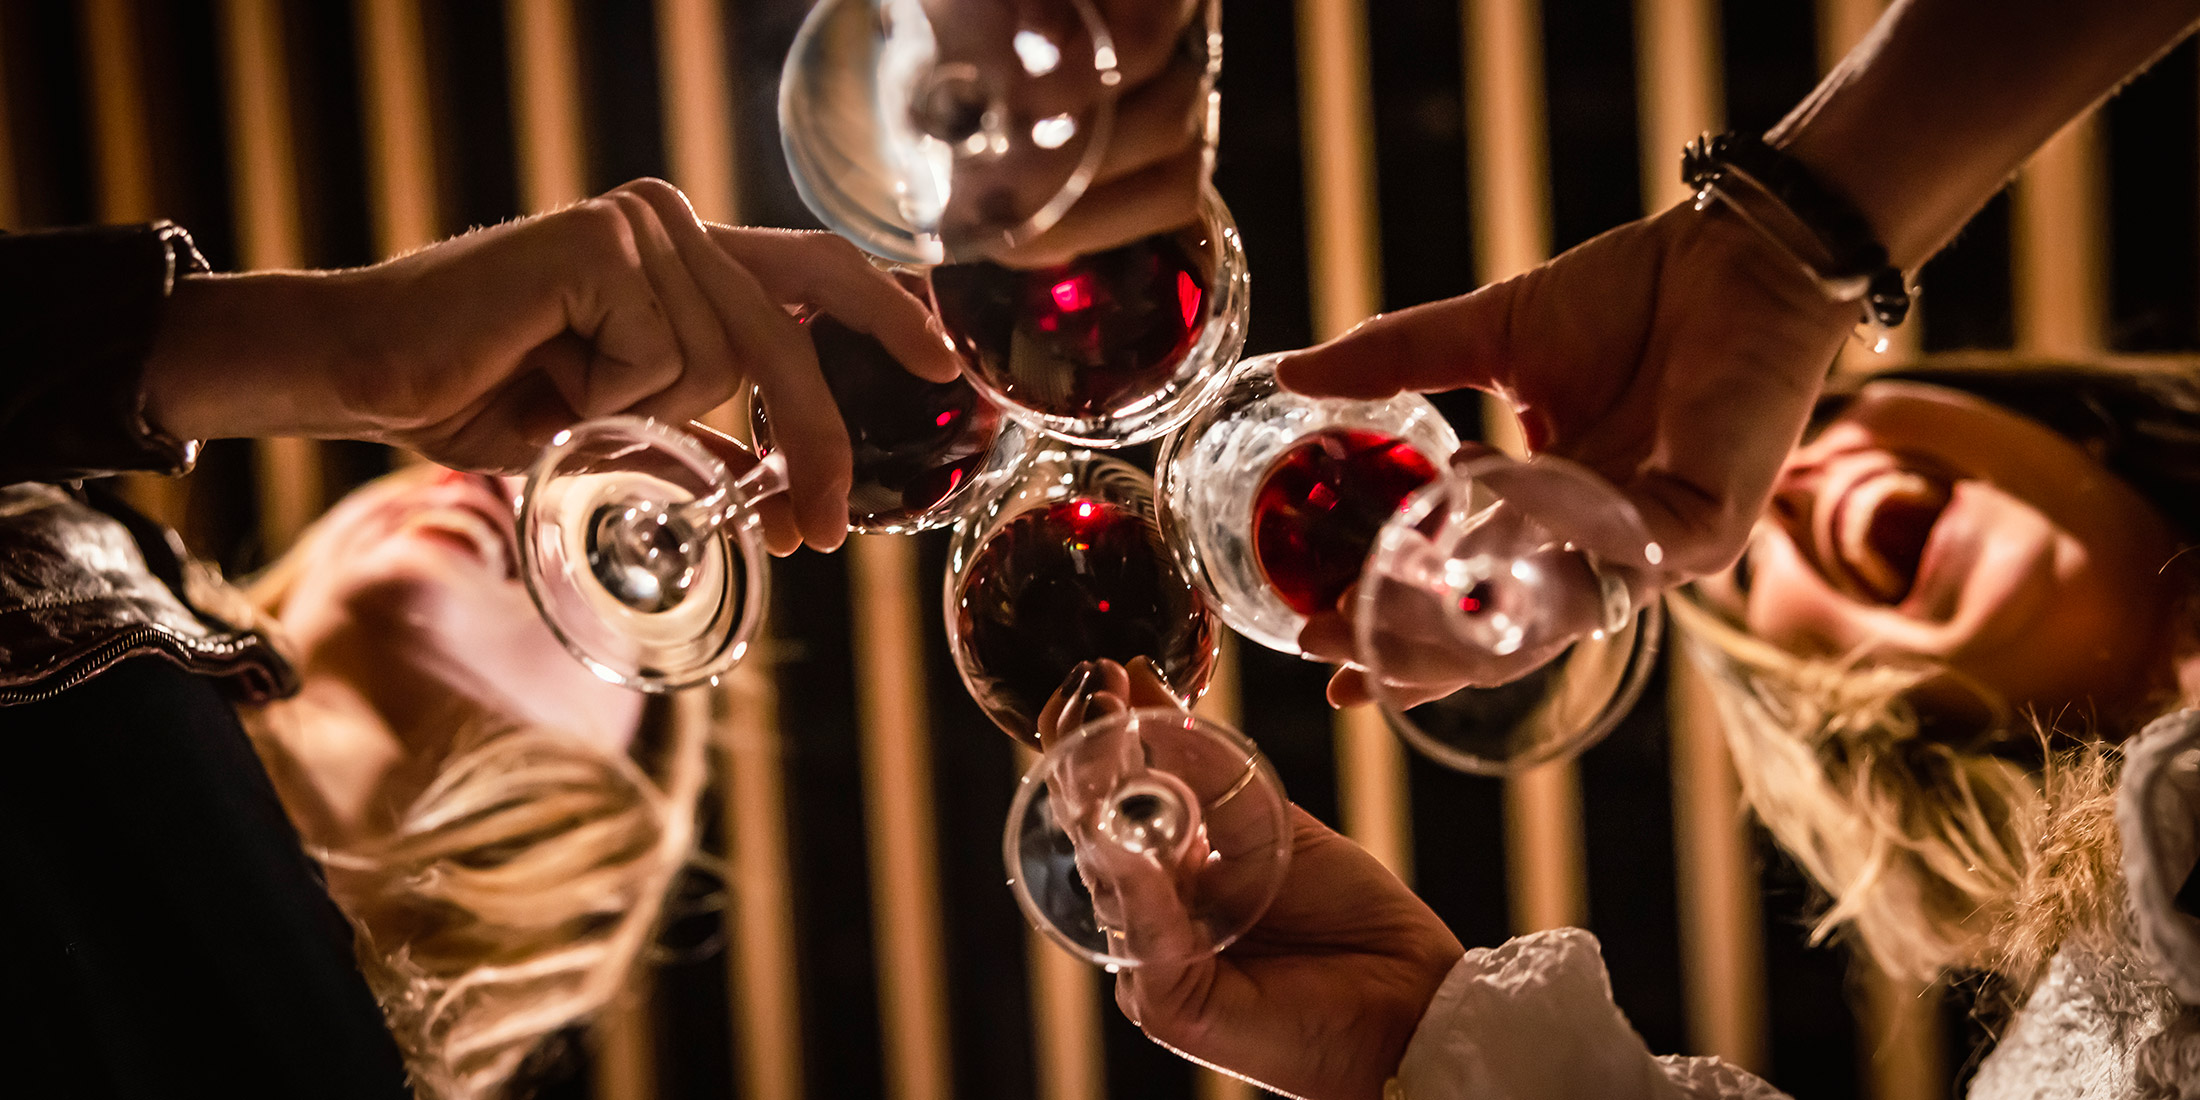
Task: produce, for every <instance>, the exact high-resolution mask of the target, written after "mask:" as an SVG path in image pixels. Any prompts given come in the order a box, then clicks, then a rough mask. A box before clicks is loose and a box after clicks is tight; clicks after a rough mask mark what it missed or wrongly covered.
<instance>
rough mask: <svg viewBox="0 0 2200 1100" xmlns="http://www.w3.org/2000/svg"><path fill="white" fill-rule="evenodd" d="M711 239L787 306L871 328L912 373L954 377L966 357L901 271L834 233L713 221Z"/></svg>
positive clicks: (858, 327)
mask: <svg viewBox="0 0 2200 1100" xmlns="http://www.w3.org/2000/svg"><path fill="white" fill-rule="evenodd" d="M709 232H710V238H711V240H712V241H713V242H714V243H716V244H717V246H718V247H719V248H720V249H721V250H722V251H724V252H725V254H726V255H728V256H731V257H732V258H733V259H735V260H737V261H739V262H740V263H741V265H742V266H744V267H746V268H747V269H748V270H749V271H751V272H753V273H754V274H755V276H756V278H757V279H758V280H759V281H760V282H762V283H763V285H764V288H765V290H766V292H767V293H768V294H770V296H771V297H772V299H773V300H774V301H776V302H778V303H780V304H782V305H806V306H815V307H817V308H818V309H821V310H824V311H825V312H827V313H830V314H832V315H833V318H834V319H835V320H837V321H839V322H840V323H841V324H844V325H847V326H848V327H849V328H852V329H856V330H857V331H860V332H865V333H868V334H870V335H871V336H872V337H873V338H875V339H877V340H878V342H879V343H880V344H883V345H885V347H886V350H887V351H888V352H889V353H891V354H892V355H893V357H894V358H895V359H898V360H900V361H901V364H902V365H903V366H905V367H907V368H909V373H911V374H914V375H916V376H917V377H919V378H923V379H925V380H927V381H931V382H952V381H954V380H955V378H956V377H957V376H958V375H960V374H961V372H962V359H961V357H959V356H957V355H956V354H955V352H954V348H953V345H951V344H950V343H949V341H948V339H947V334H946V332H945V331H943V330H942V329H941V328H940V326H939V321H938V319H937V318H935V317H934V316H933V314H932V311H931V309H930V308H929V307H928V306H926V305H925V304H924V303H923V302H921V301H919V300H917V299H916V298H915V297H914V296H912V295H911V294H910V293H909V292H908V291H906V290H903V289H902V288H901V285H900V284H899V283H896V282H895V281H894V277H893V276H892V275H890V274H888V273H886V272H884V271H881V270H879V269H878V268H876V267H873V266H871V263H870V261H868V260H866V259H864V257H863V252H862V251H861V250H860V249H858V248H856V247H855V246H854V245H852V244H849V243H848V242H846V241H844V240H841V239H840V238H839V237H836V236H833V235H832V234H830V233H816V232H793V231H787V230H776V229H741V228H736V227H733V226H725V225H712V226H710V227H709Z"/></svg>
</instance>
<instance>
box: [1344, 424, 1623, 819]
mask: <svg viewBox="0 0 2200 1100" xmlns="http://www.w3.org/2000/svg"><path fill="white" fill-rule="evenodd" d="M1663 557H1664V553H1663V551H1662V549H1661V548H1660V547H1659V546H1658V544H1657V543H1656V542H1655V541H1653V540H1652V539H1651V538H1650V535H1649V533H1648V531H1647V530H1646V529H1645V528H1644V526H1643V522H1642V516H1641V515H1640V514H1639V513H1638V512H1636V510H1635V508H1634V505H1633V504H1631V503H1630V502H1628V500H1627V499H1626V498H1625V497H1622V496H1621V495H1620V494H1619V491H1618V490H1616V489H1614V488H1613V487H1612V486H1611V484H1610V483H1609V482H1607V481H1605V480H1604V479H1603V478H1602V477H1599V476H1598V475H1597V474H1596V473H1594V472H1593V471H1591V470H1589V469H1588V468H1587V467H1584V466H1580V465H1578V464H1576V463H1573V462H1569V461H1567V460H1565V459H1562V458H1558V457H1556V456H1552V455H1537V456H1535V457H1533V458H1530V459H1527V460H1521V459H1515V458H1512V457H1510V456H1507V455H1503V454H1497V453H1494V452H1493V453H1488V454H1482V455H1479V456H1477V457H1472V458H1465V459H1462V460H1460V461H1457V462H1455V463H1453V464H1452V466H1451V468H1450V469H1449V470H1448V471H1446V473H1445V475H1444V477H1443V478H1442V479H1441V480H1439V481H1437V482H1434V483H1432V484H1430V485H1429V486H1428V487H1426V488H1424V489H1422V490H1420V491H1419V492H1417V493H1415V494H1414V496H1413V497H1412V498H1411V499H1409V500H1408V501H1407V502H1406V503H1405V505H1404V506H1403V507H1401V508H1400V509H1399V510H1398V513H1397V514H1396V515H1395V516H1393V517H1391V519H1390V521H1389V522H1388V523H1386V524H1385V525H1384V526H1383V530H1382V532H1381V534H1379V535H1378V536H1377V537H1376V539H1375V546H1374V549H1373V550H1372V551H1371V552H1370V553H1369V554H1368V558H1367V564H1366V566H1365V568H1364V569H1362V571H1361V574H1360V583H1359V589H1358V594H1357V595H1356V596H1355V597H1354V602H1355V605H1356V607H1355V613H1354V615H1353V617H1352V620H1353V640H1354V651H1355V653H1356V654H1357V663H1359V664H1360V665H1361V666H1363V667H1364V668H1365V669H1366V670H1367V683H1368V686H1369V689H1370V694H1371V695H1373V697H1374V699H1375V702H1376V703H1377V704H1378V705H1379V706H1381V707H1382V710H1383V713H1384V715H1385V716H1387V717H1388V718H1389V719H1390V724H1391V727H1392V728H1394V729H1396V730H1397V731H1398V732H1399V734H1400V735H1401V736H1403V737H1404V738H1405V739H1406V740H1407V741H1408V742H1410V743H1411V744H1413V746H1414V747H1415V748H1417V749H1419V750H1420V751H1421V752H1422V753H1424V754H1426V755H1427V756H1429V757H1430V758H1431V759H1434V760H1436V761H1438V762H1440V763H1443V764H1446V765H1449V766H1451V767H1453V768H1457V769H1459V770H1461V771H1467V772H1473V773H1476V774H1481V775H1503V774H1507V773H1510V772H1514V771H1518V770H1521V769H1523V768H1527V767H1531V766H1533V765H1535V764H1539V763H1542V762H1544V761H1548V760H1553V759H1558V758H1561V757H1564V756H1567V755H1570V754H1572V753H1574V752H1578V751H1579V750H1580V749H1582V748H1584V747H1586V746H1588V745H1590V744H1592V743H1594V742H1595V741H1597V740H1598V739H1600V738H1602V737H1603V736H1604V735H1605V734H1607V733H1609V732H1611V730H1612V727H1614V726H1616V725H1618V724H1619V720H1620V719H1622V718H1624V717H1626V715H1627V712H1628V711H1629V710H1630V709H1632V708H1633V707H1634V705H1635V701H1636V700H1637V699H1639V698H1640V697H1641V695H1642V689H1643V685H1644V684H1645V683H1646V682H1647V681H1648V679H1649V674H1650V669H1651V668H1652V667H1653V666H1654V665H1655V664H1656V663H1657V653H1658V643H1659V639H1660V637H1661V636H1662V634H1663V629H1662V628H1663V623H1664V605H1663V604H1661V603H1660V602H1659V600H1658V593H1659V591H1660V589H1661V588H1662V587H1663V583H1662V574H1661V573H1660V571H1659V568H1658V567H1659V564H1660V562H1661V561H1662V559H1663Z"/></svg>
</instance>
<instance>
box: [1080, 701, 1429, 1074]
mask: <svg viewBox="0 0 2200 1100" xmlns="http://www.w3.org/2000/svg"><path fill="white" fill-rule="evenodd" d="M1096 666H1097V671H1096V673H1095V675H1094V676H1093V677H1092V678H1091V680H1089V681H1088V682H1087V683H1086V684H1085V685H1084V690H1083V691H1082V692H1079V691H1077V690H1074V689H1075V687H1076V685H1065V688H1064V691H1063V692H1061V693H1058V694H1057V695H1056V697H1055V699H1053V700H1051V701H1050V702H1049V705H1048V706H1047V707H1046V708H1045V709H1044V710H1043V711H1042V715H1043V716H1044V718H1043V719H1042V723H1041V728H1040V735H1041V738H1042V739H1043V740H1046V741H1050V742H1051V741H1052V740H1053V738H1054V737H1055V735H1056V733H1057V731H1059V730H1061V729H1066V728H1068V727H1069V726H1071V725H1074V724H1075V721H1076V720H1078V719H1080V718H1085V719H1089V718H1091V717H1094V716H1097V715H1098V714H1100V713H1104V712H1106V711H1109V710H1112V709H1117V708H1121V707H1125V706H1131V707H1146V706H1170V707H1173V706H1176V705H1177V704H1176V702H1175V700H1174V698H1173V697H1172V696H1171V695H1170V693H1169V691H1168V688H1167V686H1166V685H1165V684H1163V683H1162V681H1161V678H1160V677H1159V676H1157V675H1155V674H1154V671H1153V668H1152V666H1151V665H1150V664H1149V663H1146V662H1144V661H1143V660H1140V661H1133V662H1131V665H1130V667H1129V668H1128V669H1125V668H1123V667H1122V666H1118V665H1114V663H1113V662H1107V661H1102V662H1096ZM1080 695H1082V696H1083V698H1082V699H1080V698H1079V697H1078V696H1080ZM1291 815H1292V852H1291V867H1290V870H1289V871H1288V872H1287V875H1286V877H1285V880H1284V883H1283V886H1282V889H1281V890H1280V892H1278V894H1277V895H1276V899H1275V901H1274V902H1273V903H1272V904H1271V905H1270V906H1269V908H1268V912H1267V914H1266V915H1265V916H1263V917H1262V918H1261V920H1260V922H1259V923H1258V924H1257V925H1255V926H1254V927H1253V929H1252V930H1251V931H1249V932H1247V933H1246V934H1245V936H1244V937H1243V938H1241V939H1239V940H1238V941H1237V942H1236V943H1234V944H1231V945H1230V947H1229V948H1227V949H1225V950H1224V951H1223V952H1222V953H1221V954H1219V955H1203V956H1199V957H1196V958H1193V959H1191V961H1188V962H1184V963H1181V964H1156V963H1149V964H1147V965H1144V966H1139V967H1134V968H1130V969H1126V970H1124V971H1122V972H1121V973H1120V974H1118V975H1117V976H1116V984H1115V1000H1116V1004H1117V1005H1118V1006H1119V1007H1121V1008H1122V1010H1123V1013H1124V1015H1126V1016H1128V1017H1130V1019H1131V1020H1133V1021H1134V1022H1136V1023H1137V1024H1138V1025H1139V1026H1140V1027H1141V1028H1143V1029H1144V1030H1145V1032H1146V1034H1147V1035H1148V1036H1150V1037H1151V1038H1153V1039H1154V1041H1156V1042H1159V1043H1161V1044H1162V1045H1164V1046H1167V1047H1169V1048H1170V1049H1172V1050H1175V1051H1178V1052H1179V1053H1182V1054H1184V1055H1186V1056H1188V1057H1191V1058H1194V1059H1197V1060H1199V1061H1201V1062H1204V1063H1207V1064H1209V1065H1213V1066H1216V1067H1219V1068H1221V1069H1224V1070H1227V1071H1228V1072H1231V1073H1235V1074H1238V1075H1240V1076H1243V1077H1246V1078H1248V1079H1251V1080H1254V1081H1257V1082H1259V1083H1261V1084H1262V1085H1264V1086H1266V1087H1268V1088H1270V1089H1274V1090H1276V1091H1278V1092H1283V1093H1288V1094H1290V1095H1294V1096H1304V1097H1310V1098H1317V1100H1330V1098H1349V1100H1360V1098H1366V1100H1374V1098H1376V1097H1379V1096H1380V1095H1381V1094H1382V1088H1383V1082H1384V1081H1385V1080H1386V1079H1388V1078H1389V1077H1390V1076H1392V1075H1393V1074H1394V1073H1396V1072H1397V1068H1398V1062H1399V1060H1400V1059H1401V1058H1403V1057H1404V1056H1405V1049H1406V1044H1407V1043H1408V1042H1409V1041H1411V1039H1412V1037H1413V1032H1414V1030H1415V1029H1416V1028H1417V1027H1418V1026H1419V1024H1420V1021H1421V1016H1422V1015H1423V1014H1424V1013H1425V1012H1426V1011H1427V1009H1428V1004H1429V1001H1430V1000H1431V999H1433V998H1434V997H1435V995H1436V990H1437V988H1438V987H1439V986H1441V985H1442V984H1443V981H1444V977H1445V975H1447V974H1449V973H1450V972H1451V968H1452V965H1453V964H1454V963H1456V962H1458V961H1459V958H1460V956H1461V955H1463V954H1465V950H1464V949H1463V948H1462V947H1461V946H1460V944H1459V940H1458V939H1457V937H1455V936H1453V935H1452V934H1451V931H1450V930H1449V929H1447V928H1445V927H1444V924H1443V922H1442V921H1440V920H1438V919H1437V917H1436V914H1435V913H1433V912H1431V911H1430V910H1429V908H1428V906H1427V905H1425V904H1423V903H1422V902H1421V900H1420V899H1419V898H1417V897H1415V896H1414V895H1413V892H1412V891H1410V890H1408V889H1406V887H1405V884H1404V883H1401V882H1399V881H1398V879H1397V877H1396V876H1394V875H1392V874H1391V873H1390V872H1389V871H1387V870H1385V869H1384V868H1383V866H1382V864H1380V863H1378V862H1376V860H1375V858H1374V857H1373V856H1370V855H1368V854H1367V853H1366V852H1365V851H1363V850H1361V849H1360V848H1359V846H1358V845H1355V844H1353V843H1352V842H1351V841H1349V840H1347V839H1345V838H1344V837H1342V836H1339V835H1337V834H1336V833H1335V832H1332V831H1330V830H1329V829H1328V828H1326V827H1324V826H1323V825H1322V824H1321V823H1320V822H1318V821H1316V820H1314V818H1313V817H1312V816H1311V815H1309V814H1308V813H1306V812H1305V811H1304V810H1301V809H1299V808H1297V807H1295V806H1294V807H1292V808H1291ZM1126 870H1133V869H1129V868H1115V867H1112V866H1111V867H1110V868H1108V871H1109V872H1118V873H1119V872H1122V871H1126ZM1088 873H1091V872H1090V871H1088ZM1103 885H1105V886H1107V887H1110V889H1108V890H1107V891H1106V893H1108V894H1109V895H1110V896H1111V897H1112V898H1113V899H1114V900H1115V902H1116V904H1117V906H1118V908H1117V911H1116V913H1114V914H1111V915H1113V916H1117V917H1118V918H1119V919H1120V920H1121V921H1122V922H1123V925H1122V926H1123V927H1124V929H1125V935H1126V936H1128V937H1129V938H1131V939H1133V940H1137V941H1142V942H1146V943H1165V942H1169V941H1176V942H1183V943H1191V942H1196V937H1197V935H1198V933H1197V931H1196V930H1195V929H1194V928H1192V927H1191V924H1190V922H1189V920H1188V919H1187V918H1186V916H1185V914H1184V910H1183V909H1182V907H1181V905H1180V903H1178V902H1177V899H1176V894H1175V891H1174V890H1173V889H1168V888H1163V889H1158V890H1156V889H1141V888H1140V886H1141V885H1152V884H1151V883H1145V884H1142V883H1140V882H1137V881H1135V880H1133V879H1132V878H1131V876H1124V877H1123V878H1122V879H1118V880H1117V881H1115V882H1110V883H1104V884H1103Z"/></svg>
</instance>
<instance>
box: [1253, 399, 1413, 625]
mask: <svg viewBox="0 0 2200 1100" xmlns="http://www.w3.org/2000/svg"><path fill="white" fill-rule="evenodd" d="M1434 480H1436V466H1435V464H1433V463H1431V462H1430V461H1429V460H1428V458H1427V456H1425V455H1423V454H1422V453H1421V452H1419V451H1417V450H1414V449H1413V445H1412V444H1410V443H1408V442H1406V441H1405V440H1403V439H1400V438H1399V437H1397V436H1394V435H1388V434H1385V433H1383V432H1376V431H1369V430H1367V429H1365V428H1324V429H1322V430H1320V431H1317V432H1314V433H1313V434H1311V435H1309V436H1307V437H1306V438H1305V439H1302V440H1300V441H1299V442H1298V443H1297V444H1295V445H1293V446H1292V447H1291V449H1290V450H1287V451H1285V452H1283V454H1282V455H1281V456H1279V457H1278V458H1277V459H1276V460H1275V462H1274V463H1273V464H1272V465H1270V466H1269V467H1268V474H1267V476H1266V477H1264V478H1263V479H1262V480H1261V484H1260V489H1259V491H1258V492H1256V493H1255V494H1254V497H1253V556H1254V559H1255V560H1256V561H1258V562H1259V563H1260V569H1261V575H1262V576H1263V577H1264V578H1265V579H1266V580H1267V581H1268V584H1269V586H1270V587H1271V588H1273V589H1275V592H1276V594H1277V595H1278V596H1280V597H1281V598H1282V599H1283V602H1284V603H1286V604H1288V605H1289V606H1290V608H1291V609H1292V610H1293V611H1296V612H1298V613H1299V614H1301V615H1308V616H1312V615H1318V614H1321V613H1323V612H1327V611H1335V610H1336V607H1337V600H1338V598H1339V597H1341V596H1343V595H1344V593H1345V590H1346V589H1349V588H1351V587H1352V585H1353V582H1355V581H1357V580H1358V579H1359V577H1360V567H1361V566H1362V565H1364V564H1365V563H1366V561H1367V552H1368V549H1369V548H1370V547H1372V546H1374V544H1375V536H1376V534H1377V533H1378V532H1379V531H1381V530H1382V526H1383V521H1385V520H1387V519H1389V518H1390V517H1391V515H1392V514H1393V513H1395V512H1397V510H1398V505H1399V504H1401V503H1403V502H1404V500H1405V499H1406V497H1408V496H1411V495H1412V494H1413V491H1414V490H1416V489H1419V488H1420V487H1422V486H1423V485H1427V484H1428V483H1429V482H1431V481H1434Z"/></svg>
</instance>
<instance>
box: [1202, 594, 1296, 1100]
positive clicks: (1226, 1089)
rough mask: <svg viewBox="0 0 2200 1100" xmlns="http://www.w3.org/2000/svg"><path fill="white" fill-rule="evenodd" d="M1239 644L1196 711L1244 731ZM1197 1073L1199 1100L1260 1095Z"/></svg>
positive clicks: (1227, 647)
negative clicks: (1239, 678) (1239, 699)
mask: <svg viewBox="0 0 2200 1100" xmlns="http://www.w3.org/2000/svg"><path fill="white" fill-rule="evenodd" d="M1238 645H1239V642H1238V640H1237V635H1235V634H1231V633H1229V632H1227V631H1225V632H1224V633H1223V636H1222V643H1221V646H1220V651H1219V652H1218V653H1217V655H1216V657H1215V675H1214V681H1213V684H1212V686H1210V687H1209V688H1208V689H1207V695H1206V697H1205V698H1203V699H1201V700H1200V701H1199V706H1198V707H1196V708H1194V710H1195V713H1197V714H1199V715H1200V716H1201V717H1203V718H1207V719H1210V720H1213V721H1216V722H1220V723H1222V724H1223V725H1225V726H1228V727H1230V728H1231V729H1242V728H1243V722H1244V710H1243V708H1242V707H1240V706H1239V705H1238ZM1285 793H1286V794H1288V793H1289V792H1285ZM1195 1072H1196V1073H1197V1075H1198V1076H1197V1077H1196V1078H1195V1081H1194V1088H1195V1089H1196V1091H1197V1094H1198V1096H1199V1100H1253V1097H1254V1096H1255V1095H1256V1093H1257V1090H1255V1089H1254V1088H1253V1086H1251V1085H1248V1084H1246V1083H1245V1082H1243V1081H1240V1080H1238V1079H1237V1078H1235V1077H1230V1076H1227V1075H1225V1074H1221V1073H1217V1072H1215V1071H1214V1070H1211V1069H1208V1068H1206V1067H1204V1066H1202V1067H1200V1068H1199V1069H1198V1070H1196V1071H1195Z"/></svg>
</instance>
